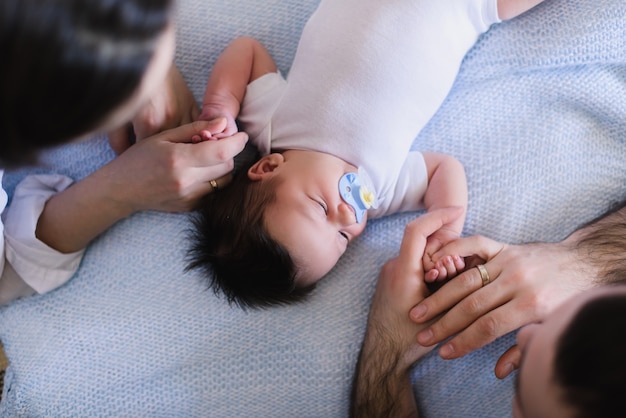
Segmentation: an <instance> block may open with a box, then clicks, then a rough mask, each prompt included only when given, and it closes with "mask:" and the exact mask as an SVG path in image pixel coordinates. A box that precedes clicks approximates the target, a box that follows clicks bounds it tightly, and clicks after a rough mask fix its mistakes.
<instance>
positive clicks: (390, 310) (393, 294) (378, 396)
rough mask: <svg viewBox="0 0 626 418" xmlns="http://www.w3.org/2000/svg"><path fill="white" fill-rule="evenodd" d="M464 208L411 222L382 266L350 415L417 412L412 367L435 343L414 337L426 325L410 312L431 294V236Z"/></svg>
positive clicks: (407, 413)
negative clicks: (426, 264) (427, 251)
mask: <svg viewBox="0 0 626 418" xmlns="http://www.w3.org/2000/svg"><path fill="white" fill-rule="evenodd" d="M462 213H463V210H462V208H460V207H458V208H457V207H453V208H445V209H436V210H433V211H431V212H428V213H427V214H425V215H423V216H421V217H419V218H417V219H416V220H414V221H412V222H410V223H409V224H408V225H407V227H406V229H405V232H404V237H403V239H402V244H401V246H400V254H399V255H398V257H397V258H395V259H392V260H390V261H389V262H387V263H386V264H385V266H384V267H383V269H382V271H381V274H380V277H379V279H378V284H377V286H376V292H375V293H374V297H373V300H372V306H371V309H370V314H369V321H368V326H367V331H366V334H365V339H364V342H363V347H362V349H361V353H360V356H359V362H358V364H357V370H356V374H355V378H354V382H353V391H352V406H351V416H354V417H365V416H374V417H378V416H411V415H414V416H416V415H417V408H416V405H415V399H414V397H413V391H412V390H411V385H410V381H409V368H410V367H411V365H412V364H413V363H414V362H415V361H417V360H418V359H419V358H420V357H422V356H423V355H425V354H426V353H428V352H429V351H430V350H431V349H430V348H425V347H423V346H421V345H419V344H418V343H417V342H416V334H417V333H418V332H419V331H420V330H421V329H422V328H424V327H425V326H426V325H424V324H415V323H413V322H411V321H410V319H409V316H408V313H409V310H410V309H411V307H412V306H414V304H415V303H417V302H419V301H420V300H422V299H423V298H425V297H426V296H427V295H428V289H427V288H426V284H425V282H424V270H423V265H422V256H423V254H424V248H425V246H426V239H427V237H428V236H429V235H431V234H433V233H434V232H435V231H437V230H439V229H440V228H441V227H442V226H443V225H444V224H446V223H448V222H450V221H451V220H454V219H456V218H457V217H458V216H460V215H461V214H462Z"/></svg>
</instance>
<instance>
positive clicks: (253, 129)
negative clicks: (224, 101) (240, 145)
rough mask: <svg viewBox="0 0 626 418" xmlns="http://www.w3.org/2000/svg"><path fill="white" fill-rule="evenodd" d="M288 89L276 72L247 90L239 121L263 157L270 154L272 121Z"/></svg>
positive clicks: (251, 84) (254, 83) (250, 85)
mask: <svg viewBox="0 0 626 418" xmlns="http://www.w3.org/2000/svg"><path fill="white" fill-rule="evenodd" d="M286 87H287V81H286V80H285V79H284V77H283V76H282V75H281V74H280V73H278V72H276V73H267V74H265V75H263V76H261V77H259V78H257V79H256V80H254V81H253V82H251V83H250V84H248V87H247V88H246V94H245V96H244V98H243V102H242V103H241V111H240V112H239V116H238V118H237V119H238V120H239V123H240V124H241V126H242V128H243V130H244V131H245V132H246V133H247V134H248V135H249V136H250V141H251V143H252V144H253V145H254V146H256V147H257V149H258V150H259V152H260V153H261V155H267V154H269V153H270V150H271V135H272V124H271V119H272V115H273V114H274V110H276V107H277V106H278V104H279V103H280V100H281V99H282V96H283V93H284V91H285V88H286Z"/></svg>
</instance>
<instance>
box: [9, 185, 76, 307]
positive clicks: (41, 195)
mask: <svg viewBox="0 0 626 418" xmlns="http://www.w3.org/2000/svg"><path fill="white" fill-rule="evenodd" d="M70 184H72V180H71V179H70V178H68V177H66V176H62V175H56V174H52V175H32V176H28V177H26V178H25V179H24V180H22V181H21V182H20V183H19V184H18V186H17V187H16V189H15V193H14V195H13V199H12V202H11V205H10V206H9V207H8V208H6V210H5V211H4V212H3V214H2V223H3V228H4V240H3V242H2V247H4V248H3V250H4V251H3V252H4V257H0V258H2V264H3V267H4V268H3V273H2V277H1V278H0V281H1V282H3V283H2V286H0V299H2V300H3V301H8V300H11V299H15V298H17V297H21V296H25V295H26V294H28V289H29V288H30V289H32V290H34V291H35V292H37V293H45V292H48V291H50V290H53V289H55V288H57V287H59V286H61V285H62V284H64V283H65V282H66V281H67V280H69V278H70V277H71V276H72V275H73V274H74V273H75V272H76V270H77V269H78V266H79V264H80V261H81V259H82V255H83V253H84V250H81V251H77V252H74V253H70V254H64V253H61V252H59V251H57V250H55V249H53V248H51V247H49V246H48V245H46V244H44V243H43V242H41V241H40V240H39V239H37V237H36V236H35V230H36V228H37V222H38V220H39V216H40V215H41V213H42V211H43V208H44V206H45V204H46V202H47V201H48V199H50V198H51V197H52V196H53V195H55V194H56V193H58V192H60V191H62V190H65V189H66V188H67V187H68V186H69V185H70ZM2 192H3V194H4V200H1V199H0V203H3V204H2V207H0V209H2V208H4V207H5V206H6V193H4V190H3V191H2ZM68 210H71V208H70V209H68ZM7 263H8V265H7ZM20 279H21V281H23V283H24V284H25V285H26V286H24V285H22V286H21V287H22V289H21V290H20V289H19V287H20V286H19V283H18V282H19V280H20ZM16 280H17V282H16ZM9 293H11V294H9ZM25 293H26V294H25ZM11 296H14V297H11Z"/></svg>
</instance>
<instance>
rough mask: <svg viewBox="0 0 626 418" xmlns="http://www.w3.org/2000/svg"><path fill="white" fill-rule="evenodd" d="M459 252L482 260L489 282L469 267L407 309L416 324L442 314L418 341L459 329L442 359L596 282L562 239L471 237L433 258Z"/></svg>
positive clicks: (540, 314)
mask: <svg viewBox="0 0 626 418" xmlns="http://www.w3.org/2000/svg"><path fill="white" fill-rule="evenodd" d="M457 254H458V255H461V256H464V257H468V256H471V257H472V258H473V261H472V262H468V264H469V265H470V266H472V267H473V266H475V265H477V264H481V263H482V264H484V267H485V268H486V270H487V273H488V276H489V283H488V284H487V285H485V286H484V287H483V281H482V278H481V275H480V272H479V270H478V269H477V268H469V269H468V270H466V271H465V272H463V273H462V274H460V275H459V276H457V277H455V278H453V279H452V280H450V281H448V282H447V283H446V284H444V285H443V286H442V287H441V288H440V289H439V290H437V291H436V292H435V293H433V294H432V295H431V296H429V297H427V298H426V299H424V300H423V301H421V302H420V303H418V304H417V305H416V306H415V307H414V308H413V309H412V310H411V313H410V316H411V319H412V320H413V321H415V322H416V323H419V324H421V323H425V322H427V321H429V320H431V319H433V318H436V317H437V316H438V315H442V314H443V315H442V316H441V318H439V319H437V320H436V321H435V322H434V323H433V324H432V325H430V326H428V327H427V328H426V329H424V330H422V331H421V332H420V333H419V334H418V337H417V341H418V342H419V343H420V344H422V345H433V344H437V343H439V342H441V341H443V340H445V339H447V338H449V337H452V336H453V335H455V334H457V335H456V336H454V338H452V339H451V340H449V341H447V342H446V343H445V344H444V345H443V346H442V347H441V348H440V349H439V354H440V356H441V357H442V358H445V359H454V358H458V357H461V356H464V355H465V354H468V353H469V352H471V351H473V350H475V349H478V348H480V347H482V346H484V345H486V344H488V343H490V342H492V341H494V340H495V339H496V338H498V337H500V336H503V335H505V334H507V333H509V332H511V331H513V330H515V329H517V328H519V327H521V326H523V325H526V324H529V323H532V322H538V321H541V320H543V318H545V317H546V315H548V314H549V313H550V312H552V311H553V310H554V309H555V308H556V307H557V306H558V305H559V304H560V303H561V302H563V301H564V300H566V299H568V298H569V297H571V296H573V295H575V294H578V293H580V292H582V291H584V290H586V289H589V288H591V287H592V286H593V285H594V283H593V279H592V277H594V275H593V274H589V271H588V268H587V269H586V268H585V266H584V265H581V262H580V261H577V259H576V254H575V252H574V251H573V250H572V249H571V247H570V246H568V245H567V244H566V243H553V244H546V243H540V244H524V245H506V244H502V243H499V242H496V241H493V240H491V239H488V238H485V237H481V236H474V237H468V238H461V239H458V240H456V241H453V242H451V243H449V244H447V245H446V246H444V247H443V248H442V249H441V250H440V251H438V252H437V253H435V254H433V260H435V262H438V261H441V260H444V259H445V258H446V257H448V256H450V255H457ZM467 260H469V259H466V261H467ZM477 260H478V261H479V262H476V261H477ZM515 356H516V354H515V350H514V349H513V351H510V350H509V351H507V353H506V354H505V355H503V357H502V358H501V360H500V361H499V367H498V368H497V370H496V373H497V374H499V375H498V377H504V376H506V374H508V373H509V372H510V371H511V370H508V369H507V368H506V367H505V364H506V363H513V361H512V359H514V358H515ZM507 359H508V360H507ZM504 360H507V361H504Z"/></svg>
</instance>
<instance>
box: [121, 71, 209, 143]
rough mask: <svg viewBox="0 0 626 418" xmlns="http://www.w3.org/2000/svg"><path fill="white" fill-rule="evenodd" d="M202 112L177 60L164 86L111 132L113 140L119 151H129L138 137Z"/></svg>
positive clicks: (184, 121) (195, 116) (177, 123)
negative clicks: (137, 111)
mask: <svg viewBox="0 0 626 418" xmlns="http://www.w3.org/2000/svg"><path fill="white" fill-rule="evenodd" d="M199 114H200V110H199V108H198V104H197V103H196V100H195V98H194V97H193V94H192V93H191V90H189V87H188V86H187V83H185V80H184V79H183V76H182V75H181V73H180V71H178V68H176V66H175V65H174V64H172V67H171V68H170V70H169V72H168V74H167V78H166V79H165V82H164V84H163V87H162V88H161V89H159V91H158V92H157V94H156V95H155V96H154V97H152V98H150V101H149V102H148V103H147V104H146V105H144V106H143V108H142V109H141V110H140V111H139V113H138V114H137V115H136V116H135V117H134V118H133V120H132V121H131V122H130V123H129V124H128V125H127V126H123V127H121V128H119V129H116V130H115V131H112V132H109V144H110V146H111V148H112V149H113V151H115V153H116V154H118V155H119V154H121V153H122V152H124V151H126V150H127V149H128V148H129V147H130V146H131V145H132V144H133V142H135V141H134V140H133V138H132V137H134V139H135V140H136V141H140V140H142V139H144V138H148V137H150V136H152V135H155V134H157V133H159V132H162V131H165V130H167V129H171V128H175V127H177V126H180V125H184V124H187V123H190V122H193V121H195V120H196V119H197V118H198V115H199Z"/></svg>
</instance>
